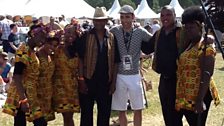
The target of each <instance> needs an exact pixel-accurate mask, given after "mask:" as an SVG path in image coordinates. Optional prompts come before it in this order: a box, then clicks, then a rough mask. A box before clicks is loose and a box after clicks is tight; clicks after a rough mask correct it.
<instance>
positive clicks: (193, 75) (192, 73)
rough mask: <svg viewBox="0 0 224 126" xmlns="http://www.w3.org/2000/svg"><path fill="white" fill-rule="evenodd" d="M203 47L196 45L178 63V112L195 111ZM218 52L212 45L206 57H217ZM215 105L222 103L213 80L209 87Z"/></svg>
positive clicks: (181, 56) (182, 55)
mask: <svg viewBox="0 0 224 126" xmlns="http://www.w3.org/2000/svg"><path fill="white" fill-rule="evenodd" d="M202 48H203V45H201V43H199V44H196V45H195V46H194V47H192V48H191V49H189V50H186V51H184V52H183V53H182V54H181V55H180V57H179V60H178V61H177V65H178V68H177V88H176V110H180V109H187V110H191V111H193V110H194V105H195V103H196V99H197V96H198V91H199V85H200V79H201V72H200V71H201V70H200V60H199V58H200V57H201V56H202V55H203V51H202ZM215 54H216V51H215V48H214V47H213V46H212V45H208V47H207V48H206V55H210V56H214V57H215ZM209 89H210V92H211V95H212V97H213V100H214V104H215V105H218V104H219V103H220V100H219V95H218V91H217V89H216V86H215V83H214V80H213V79H212V78H211V81H210V86H209Z"/></svg>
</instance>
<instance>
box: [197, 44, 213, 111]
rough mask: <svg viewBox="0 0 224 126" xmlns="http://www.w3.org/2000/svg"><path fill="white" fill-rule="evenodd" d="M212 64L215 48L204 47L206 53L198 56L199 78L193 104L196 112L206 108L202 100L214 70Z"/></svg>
mask: <svg viewBox="0 0 224 126" xmlns="http://www.w3.org/2000/svg"><path fill="white" fill-rule="evenodd" d="M214 66H215V49H213V47H208V48H207V49H206V54H203V53H202V54H201V56H200V68H201V80H200V86H199V92H198V96H197V100H196V106H195V111H196V112H199V113H201V112H203V111H204V110H205V109H206V108H205V106H204V101H203V100H204V98H205V96H206V93H207V92H208V89H209V84H210V79H211V76H212V75H213V72H214Z"/></svg>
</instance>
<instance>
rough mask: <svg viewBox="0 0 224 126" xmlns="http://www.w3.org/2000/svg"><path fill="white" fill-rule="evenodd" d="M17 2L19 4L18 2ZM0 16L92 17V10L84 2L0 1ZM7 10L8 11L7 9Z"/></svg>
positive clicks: (77, 0)
mask: <svg viewBox="0 0 224 126" xmlns="http://www.w3.org/2000/svg"><path fill="white" fill-rule="evenodd" d="M18 1H19V2H18ZM0 4H1V5H2V6H4V8H0V14H10V15H32V16H36V17H40V16H55V17H56V16H60V15H61V14H64V15H65V16H66V17H77V18H79V17H93V13H94V8H93V7H91V6H90V5H89V4H87V3H86V2H85V1H84V0H62V1H59V0H0ZM7 8H8V9H7Z"/></svg>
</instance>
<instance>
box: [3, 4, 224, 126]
mask: <svg viewBox="0 0 224 126" xmlns="http://www.w3.org/2000/svg"><path fill="white" fill-rule="evenodd" d="M119 13H120V22H121V24H119V25H114V26H109V27H108V26H107V24H108V21H109V20H111V18H110V17H109V16H108V15H107V13H106V8H105V7H96V9H95V13H94V16H93V17H92V18H90V20H91V21H92V23H93V25H90V24H89V22H88V21H85V22H84V24H83V25H81V24H80V23H79V21H78V20H77V19H76V18H72V19H71V23H67V22H65V20H64V17H63V16H62V17H60V18H59V22H58V23H57V22H56V21H55V18H53V17H50V22H49V23H48V24H46V25H43V24H42V23H41V22H38V21H37V20H33V25H32V26H31V27H30V30H29V32H28V34H27V39H26V42H21V41H20V39H19V36H18V35H17V32H18V25H17V24H16V23H13V22H12V21H10V20H9V19H8V18H5V19H3V20H2V21H0V32H1V33H2V36H1V39H2V41H3V43H2V44H3V50H0V68H1V69H0V72H1V77H2V78H0V81H1V82H2V83H8V87H7V99H6V102H5V105H4V106H3V112H4V113H7V114H10V115H12V116H14V126H26V121H29V122H33V124H34V126H47V123H48V121H52V120H54V119H55V113H56V112H57V113H61V114H62V116H63V125H64V126H74V121H73V114H74V113H80V114H81V116H80V126H93V108H94V104H95V103H96V104H97V126H109V125H110V114H111V110H115V111H118V113H119V114H118V118H119V124H120V125H121V126H127V122H128V121H127V116H126V114H127V102H128V101H129V102H130V105H131V109H132V110H133V113H134V114H133V124H134V126H141V125H142V110H143V109H144V108H145V106H144V104H145V103H144V102H145V100H144V95H143V92H144V85H143V84H142V76H141V73H140V69H141V66H140V59H141V56H142V53H144V54H145V55H149V54H151V53H154V58H153V63H152V69H153V70H154V71H155V72H157V73H159V74H160V81H159V89H158V92H159V98H160V103H161V106H162V114H163V119H164V123H165V125H166V126H182V125H183V122H182V118H183V116H185V117H186V119H187V122H188V123H189V125H191V126H196V125H197V126H204V125H205V124H206V118H207V114H208V111H209V107H210V103H211V101H212V100H214V101H215V102H214V103H215V105H218V104H219V102H220V101H219V95H218V91H217V89H216V86H215V82H214V80H213V78H212V75H213V71H214V64H215V54H216V51H215V48H214V38H213V36H211V35H210V36H204V33H203V23H204V22H205V16H204V13H203V11H202V10H201V9H200V8H199V7H196V6H194V7H189V8H187V9H186V10H185V11H184V13H183V15H182V23H180V22H178V21H177V20H176V16H175V11H174V8H172V7H171V6H169V5H166V6H164V7H162V9H161V14H160V20H161V23H162V27H160V25H159V21H158V20H154V21H153V24H152V25H151V24H147V25H146V26H145V27H141V26H139V25H136V24H135V15H134V9H133V8H132V7H131V6H129V5H124V6H123V7H121V9H120V11H119ZM109 28H110V29H109ZM9 62H10V63H11V65H10V64H9ZM10 67H11V68H10Z"/></svg>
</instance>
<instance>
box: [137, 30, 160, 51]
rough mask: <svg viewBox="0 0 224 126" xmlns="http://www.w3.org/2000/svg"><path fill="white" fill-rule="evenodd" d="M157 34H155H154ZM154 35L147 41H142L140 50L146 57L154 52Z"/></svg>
mask: <svg viewBox="0 0 224 126" xmlns="http://www.w3.org/2000/svg"><path fill="white" fill-rule="evenodd" d="M156 34H157V33H156ZM156 34H154V35H153V36H152V37H151V38H150V39H149V41H142V45H141V50H142V52H143V53H144V54H146V55H148V54H151V53H152V52H154V49H155V41H156Z"/></svg>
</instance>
